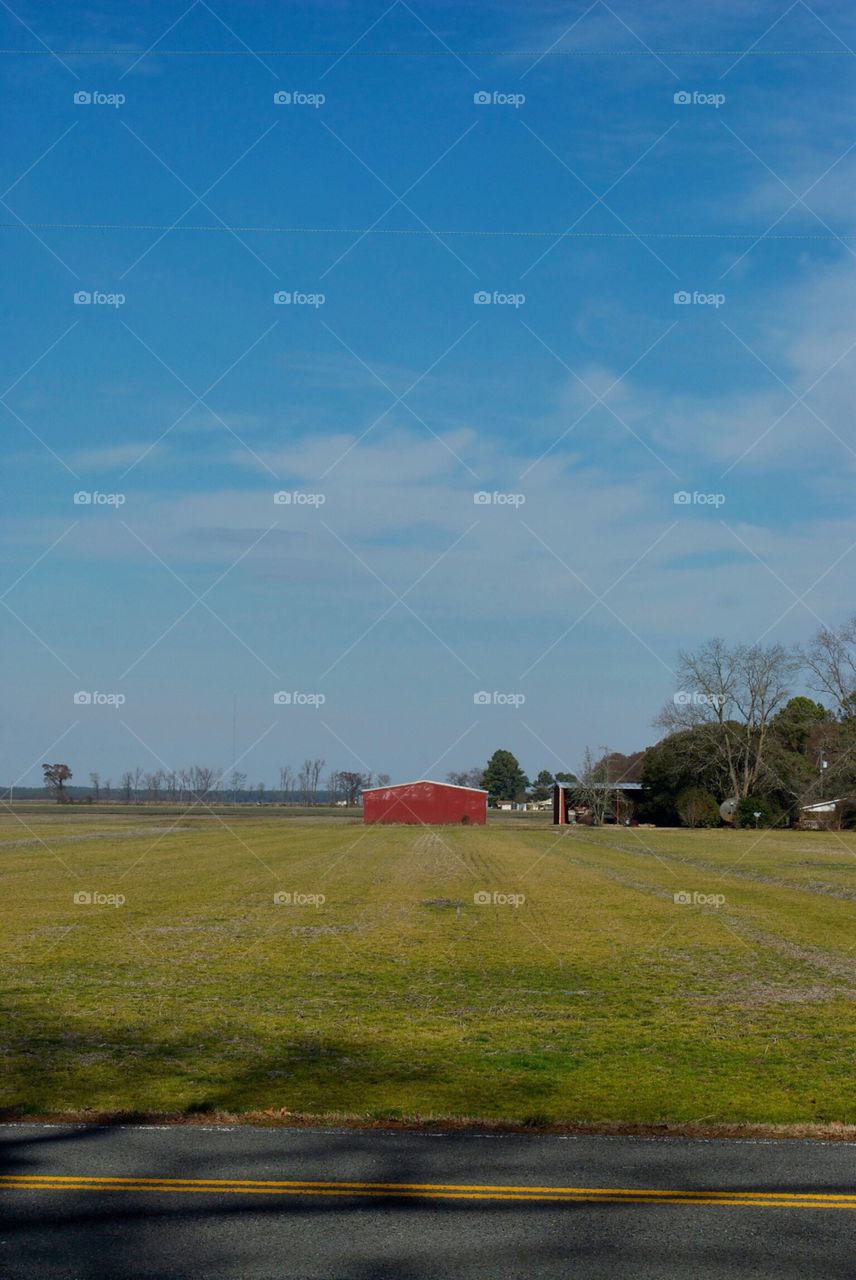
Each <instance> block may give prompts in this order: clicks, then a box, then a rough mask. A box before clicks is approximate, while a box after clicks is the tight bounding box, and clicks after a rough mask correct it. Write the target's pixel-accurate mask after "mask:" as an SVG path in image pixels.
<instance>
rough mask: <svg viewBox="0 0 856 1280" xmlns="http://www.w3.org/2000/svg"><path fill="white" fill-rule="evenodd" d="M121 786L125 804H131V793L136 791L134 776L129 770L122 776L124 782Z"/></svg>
mask: <svg viewBox="0 0 856 1280" xmlns="http://www.w3.org/2000/svg"><path fill="white" fill-rule="evenodd" d="M120 785H121V787H122V798H123V800H124V801H125V804H130V803H131V792H132V791H133V789H134V775H133V774H132V773H131V771H130V770H129V769H126V770H125V772H124V773H123V774H122V782H121V784H120Z"/></svg>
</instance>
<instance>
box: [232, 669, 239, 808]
mask: <svg viewBox="0 0 856 1280" xmlns="http://www.w3.org/2000/svg"><path fill="white" fill-rule="evenodd" d="M237 759H238V695H237V693H234V692H233V693H232V777H233V778H234V777H235V774H236V772H237V770H236V761H237ZM237 803H238V789H237V785H235V786H233V787H232V804H237Z"/></svg>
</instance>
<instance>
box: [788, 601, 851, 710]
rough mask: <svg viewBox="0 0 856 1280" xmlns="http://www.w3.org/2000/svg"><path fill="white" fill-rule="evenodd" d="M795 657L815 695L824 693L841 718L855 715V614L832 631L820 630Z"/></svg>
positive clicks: (827, 629)
mask: <svg viewBox="0 0 856 1280" xmlns="http://www.w3.org/2000/svg"><path fill="white" fill-rule="evenodd" d="M799 656H800V661H801V662H802V664H803V666H804V667H806V668H807V669H808V671H809V672H810V673H811V676H812V678H813V684H812V688H813V689H814V690H815V692H817V693H826V694H828V695H829V696H830V697H831V698H832V699H833V701H834V703H835V709H836V711H837V712H838V715H839V716H840V717H841V718H842V719H843V718H846V717H849V716H852V715H854V714H856V614H854V615H853V617H851V618H848V620H847V621H846V622H845V623H843V624H842V625H841V626H840V627H838V628H837V629H836V630H834V631H833V630H830V629H829V628H828V627H821V628H820V630H819V631H818V633H817V635H816V636H815V637H814V640H813V641H812V643H811V645H810V646H809V648H808V649H803V650H801V651H800V655H799Z"/></svg>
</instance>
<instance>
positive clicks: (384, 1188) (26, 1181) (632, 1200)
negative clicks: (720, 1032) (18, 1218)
mask: <svg viewBox="0 0 856 1280" xmlns="http://www.w3.org/2000/svg"><path fill="white" fill-rule="evenodd" d="M0 1191H124V1192H126V1193H131V1192H148V1193H150V1194H156V1195H161V1194H163V1193H165V1192H166V1193H173V1194H185V1195H187V1194H203V1195H252V1196H259V1195H261V1196H339V1197H360V1198H366V1197H368V1198H373V1199H396V1200H478V1201H488V1202H490V1201H501V1202H503V1203H504V1202H506V1201H516V1202H518V1203H552V1204H649V1205H657V1204H707V1205H719V1206H728V1207H732V1208H734V1207H737V1208H756V1209H758V1208H760V1209H856V1194H849V1193H848V1194H845V1193H843V1192H842V1193H838V1192H808V1191H688V1190H672V1191H664V1190H647V1189H642V1188H639V1187H537V1186H519V1187H518V1186H503V1185H497V1186H494V1185H491V1184H482V1183H453V1182H452V1183H449V1182H314V1181H289V1182H281V1181H272V1180H264V1181H262V1180H256V1179H251V1178H139V1177H127V1178H119V1177H106V1176H104V1177H99V1176H97V1175H96V1176H87V1177H82V1176H64V1175H59V1174H31V1173H11V1174H5V1175H2V1176H0Z"/></svg>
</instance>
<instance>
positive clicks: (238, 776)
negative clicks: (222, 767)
mask: <svg viewBox="0 0 856 1280" xmlns="http://www.w3.org/2000/svg"><path fill="white" fill-rule="evenodd" d="M246 785H247V775H246V774H245V773H241V771H240V770H239V769H233V770H232V773H231V776H230V777H229V790H230V791H231V793H232V803H233V804H235V803H236V802H237V799H238V792H239V791H243V789H244V787H245V786H246Z"/></svg>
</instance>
